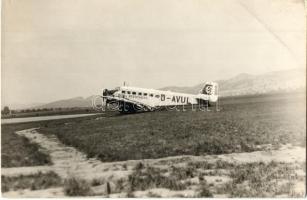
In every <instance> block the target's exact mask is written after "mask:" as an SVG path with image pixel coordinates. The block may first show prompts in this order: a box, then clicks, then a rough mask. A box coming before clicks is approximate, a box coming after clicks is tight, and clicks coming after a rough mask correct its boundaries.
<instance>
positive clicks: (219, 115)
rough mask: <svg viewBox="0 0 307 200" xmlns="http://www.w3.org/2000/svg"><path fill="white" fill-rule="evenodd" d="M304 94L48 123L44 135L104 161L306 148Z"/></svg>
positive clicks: (234, 99)
mask: <svg viewBox="0 0 307 200" xmlns="http://www.w3.org/2000/svg"><path fill="white" fill-rule="evenodd" d="M302 97H303V96H299V95H297V96H294V97H293V96H290V95H288V96H287V95H279V96H273V97H272V96H260V97H257V98H253V97H244V98H228V99H224V100H222V101H221V111H220V112H216V111H211V112H201V111H196V112H192V111H186V112H175V111H173V112H167V111H164V112H150V113H141V114H133V115H117V114H114V116H109V117H105V118H101V119H99V120H97V119H95V118H93V117H92V118H83V119H69V120H58V121H50V122H46V123H45V125H44V126H43V127H42V129H41V130H40V132H42V133H45V134H55V135H57V136H58V138H59V139H60V140H61V141H62V142H63V143H64V144H67V145H72V146H74V147H76V148H77V149H79V150H81V151H83V152H85V153H86V154H87V155H88V156H89V157H98V158H99V159H100V160H102V161H121V160H129V159H145V158H161V157H166V156H175V155H202V154H222V153H231V152H246V151H254V150H259V149H262V148H265V147H267V145H272V146H273V148H274V147H278V146H279V145H281V144H286V143H291V144H293V145H300V146H305V145H306V144H305V143H306V142H305V141H306V132H305V131H306V126H305V101H304V99H303V98H302Z"/></svg>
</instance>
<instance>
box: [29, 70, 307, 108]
mask: <svg viewBox="0 0 307 200" xmlns="http://www.w3.org/2000/svg"><path fill="white" fill-rule="evenodd" d="M216 82H217V83H218V84H219V88H220V92H219V95H220V96H222V97H223V96H240V95H253V94H267V93H276V92H277V93H278V92H291V91H296V90H300V89H304V88H306V72H305V69H291V70H282V71H273V72H268V73H264V74H259V75H252V74H248V73H241V74H238V75H236V76H234V77H232V78H230V79H223V80H217V81H216ZM203 86H204V83H200V84H197V85H194V86H184V87H179V86H167V87H163V88H160V90H165V91H167V90H170V91H173V92H181V93H188V94H197V93H198V92H199V91H200V90H201V89H202V88H203ZM94 96H95V95H92V96H89V97H85V98H84V97H80V96H78V97H74V98H69V99H62V100H58V101H53V102H50V103H47V104H42V105H38V106H35V107H32V108H71V107H91V106H92V98H93V97H94Z"/></svg>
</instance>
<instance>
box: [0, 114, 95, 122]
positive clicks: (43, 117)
mask: <svg viewBox="0 0 307 200" xmlns="http://www.w3.org/2000/svg"><path fill="white" fill-rule="evenodd" d="M98 114H100V113H94V114H74V115H54V116H41V117H23V118H10V119H1V124H16V123H23V122H38V121H46V120H55V119H67V118H77V117H87V116H92V115H98Z"/></svg>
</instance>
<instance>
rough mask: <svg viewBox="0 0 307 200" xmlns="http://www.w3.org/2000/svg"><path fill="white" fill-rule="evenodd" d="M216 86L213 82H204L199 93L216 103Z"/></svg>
mask: <svg viewBox="0 0 307 200" xmlns="http://www.w3.org/2000/svg"><path fill="white" fill-rule="evenodd" d="M218 89H219V88H218V84H217V83H215V82H206V83H205V86H204V87H203V89H202V90H201V91H200V93H201V94H205V95H208V96H209V100H210V101H212V102H216V101H217V99H218Z"/></svg>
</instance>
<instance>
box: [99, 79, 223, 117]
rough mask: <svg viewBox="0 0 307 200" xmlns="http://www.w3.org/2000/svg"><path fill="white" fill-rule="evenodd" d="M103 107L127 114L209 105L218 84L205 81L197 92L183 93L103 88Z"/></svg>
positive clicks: (216, 92)
mask: <svg viewBox="0 0 307 200" xmlns="http://www.w3.org/2000/svg"><path fill="white" fill-rule="evenodd" d="M100 97H102V99H103V107H104V108H106V107H108V105H112V106H113V108H114V105H115V107H117V110H118V111H119V112H120V113H123V114H128V113H135V112H138V111H154V110H157V109H161V108H165V107H166V108H167V107H168V108H171V107H176V106H185V105H204V106H206V105H207V106H210V105H212V104H214V103H216V102H217V100H218V84H217V83H215V82H206V83H205V84H204V87H203V89H201V90H200V91H199V93H198V94H196V95H193V94H185V93H178V92H171V91H163V90H155V89H146V88H138V87H129V86H121V87H117V88H115V89H113V90H108V89H104V90H103V94H102V96H100Z"/></svg>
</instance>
